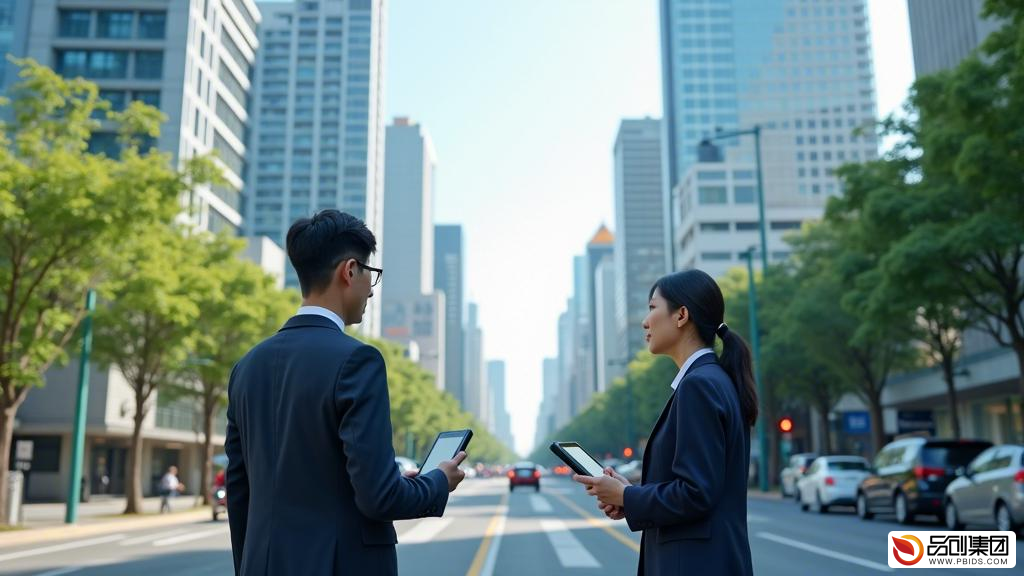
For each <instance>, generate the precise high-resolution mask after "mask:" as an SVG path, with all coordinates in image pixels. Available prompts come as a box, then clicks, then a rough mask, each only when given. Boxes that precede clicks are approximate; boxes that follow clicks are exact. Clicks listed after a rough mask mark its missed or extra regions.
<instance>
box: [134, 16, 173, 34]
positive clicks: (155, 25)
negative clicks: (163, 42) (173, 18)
mask: <svg viewBox="0 0 1024 576" xmlns="http://www.w3.org/2000/svg"><path fill="white" fill-rule="evenodd" d="M166 28H167V14H166V13H164V12H142V13H141V14H139V38H149V39H161V38H163V37H164V35H165V34H166Z"/></svg>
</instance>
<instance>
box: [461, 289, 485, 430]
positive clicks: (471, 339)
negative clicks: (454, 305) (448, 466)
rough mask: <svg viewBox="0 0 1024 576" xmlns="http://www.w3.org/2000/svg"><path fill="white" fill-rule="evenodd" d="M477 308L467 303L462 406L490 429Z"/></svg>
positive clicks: (471, 303) (482, 342)
mask: <svg viewBox="0 0 1024 576" xmlns="http://www.w3.org/2000/svg"><path fill="white" fill-rule="evenodd" d="M478 310H479V309H478V307H477V305H476V303H475V302H470V303H469V315H468V318H467V319H466V348H465V350H466V369H465V371H464V372H463V374H464V376H463V377H464V379H465V380H464V382H465V383H466V404H465V405H464V406H463V408H464V409H465V410H466V411H467V412H469V413H470V414H472V415H474V416H475V417H476V419H477V420H479V421H480V423H481V424H483V425H484V426H486V427H487V428H488V429H490V427H491V414H490V412H491V410H490V405H491V404H490V402H491V401H490V394H489V393H488V391H489V390H488V386H487V371H486V370H485V368H484V333H483V330H481V329H480V320H479V317H478Z"/></svg>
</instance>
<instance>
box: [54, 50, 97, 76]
mask: <svg viewBox="0 0 1024 576" xmlns="http://www.w3.org/2000/svg"><path fill="white" fill-rule="evenodd" d="M88 61H89V53H88V52H86V51H85V50H66V51H58V52H57V72H58V73H59V74H60V75H61V76H64V77H66V78H74V77H75V76H85V75H86V73H87V71H88Z"/></svg>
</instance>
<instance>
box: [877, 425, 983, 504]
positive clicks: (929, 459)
mask: <svg viewBox="0 0 1024 576" xmlns="http://www.w3.org/2000/svg"><path fill="white" fill-rule="evenodd" d="M991 447H992V443H991V442H986V441H984V440H932V439H927V438H903V439H900V440H896V441H893V442H890V443H889V444H887V445H886V446H885V447H884V448H882V450H881V452H879V453H878V455H877V456H875V462H874V464H873V465H872V470H871V474H870V475H869V476H868V477H867V478H865V479H864V481H863V482H861V484H860V487H859V488H858V489H857V515H858V516H860V517H861V518H862V519H864V520H870V519H871V518H872V517H873V516H874V515H875V514H876V513H877V512H879V511H886V512H888V511H890V510H891V511H892V512H893V513H895V514H896V521H897V522H899V523H900V524H909V523H911V522H913V521H914V517H915V516H917V515H918V514H934V515H936V516H939V517H940V518H941V517H942V515H943V514H944V513H945V511H944V510H943V501H944V499H945V493H946V487H947V486H949V484H950V483H951V482H952V481H953V479H954V478H956V470H957V468H960V467H963V466H967V465H968V464H970V462H971V460H974V458H975V457H976V456H978V454H981V453H982V452H984V451H985V450H987V449H988V448H991Z"/></svg>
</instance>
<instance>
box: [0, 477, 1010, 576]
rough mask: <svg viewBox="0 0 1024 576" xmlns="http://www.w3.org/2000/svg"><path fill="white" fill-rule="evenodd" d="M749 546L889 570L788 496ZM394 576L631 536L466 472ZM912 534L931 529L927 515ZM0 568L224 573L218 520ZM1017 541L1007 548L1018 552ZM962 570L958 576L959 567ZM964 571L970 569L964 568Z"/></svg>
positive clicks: (42, 552) (790, 560) (548, 489)
mask: <svg viewBox="0 0 1024 576" xmlns="http://www.w3.org/2000/svg"><path fill="white" fill-rule="evenodd" d="M748 522H749V528H750V545H751V549H752V552H753V558H754V571H755V573H756V574H761V575H770V576H775V575H779V576H782V575H786V576H789V575H791V574H794V573H797V574H844V575H846V574H849V575H857V574H876V573H879V572H891V571H892V570H891V569H890V568H889V567H888V565H887V563H886V556H885V550H886V546H887V543H886V542H885V538H886V535H887V533H888V532H889V531H890V530H895V529H897V527H898V525H897V524H896V523H895V522H894V521H893V520H892V518H888V517H885V516H881V517H879V518H876V520H874V521H872V522H863V521H861V520H859V519H857V518H856V516H854V514H853V511H852V509H851V510H842V509H840V510H839V511H838V512H834V513H830V514H827V515H819V514H817V513H814V512H809V513H808V512H801V511H800V509H799V508H798V507H797V506H796V505H795V504H793V503H792V502H790V501H778V500H764V499H759V498H751V500H750V513H749V518H748ZM397 529H398V538H399V541H400V542H401V543H400V545H399V547H398V561H399V569H400V571H401V572H402V573H406V574H411V573H416V574H427V575H437V576H442V575H451V574H459V575H461V574H467V575H468V576H477V575H481V574H482V575H506V574H507V575H514V574H531V575H532V574H562V573H565V572H570V573H574V574H630V573H633V571H634V570H635V566H636V557H637V552H636V551H637V549H638V547H639V541H640V539H639V535H636V534H632V533H630V532H629V531H628V530H627V529H626V526H625V523H623V522H611V521H608V520H605V519H603V518H599V517H598V514H597V510H596V508H595V507H594V504H593V501H592V500H591V499H589V498H588V497H587V496H586V495H585V494H583V493H582V491H581V490H578V489H577V486H575V485H573V484H572V483H571V482H570V481H569V480H567V479H564V478H548V477H545V478H544V480H543V486H542V489H541V492H540V493H539V494H537V493H534V492H533V491H532V490H529V489H524V490H522V491H518V492H515V493H513V494H509V493H508V487H507V481H506V480H505V479H503V478H502V479H489V480H467V481H466V482H465V483H464V484H463V485H462V486H461V487H460V488H459V490H458V491H457V493H456V495H455V496H454V497H453V499H452V501H451V503H450V505H449V507H448V511H447V513H446V515H445V517H444V518H441V519H428V520H421V521H408V522H400V523H398V525H397ZM913 529H914V530H932V529H940V526H939V525H938V524H936V523H933V522H928V521H927V520H926V521H925V522H923V523H921V524H919V525H917V526H914V528H913ZM2 543H3V537H2V535H0V574H4V575H15V574H17V575H29V574H31V575H39V576H42V575H44V574H45V575H49V576H57V575H59V574H79V575H82V576H100V575H103V576H118V575H124V576H127V575H136V574H146V575H147V576H164V575H167V576H171V575H180V574H188V575H190V576H202V575H214V574H218V575H219V574H230V573H231V572H232V568H231V555H230V543H229V539H228V527H227V523H226V522H221V523H212V522H198V523H194V524H185V525H179V526H174V527H163V528H159V529H152V530H144V531H137V532H131V533H115V534H110V535H105V536H98V537H95V538H85V539H81V540H76V541H70V542H56V543H49V544H45V545H35V546H31V547H25V548H5V547H2ZM1020 546H1021V544H1020V539H1018V543H1017V547H1018V553H1019V552H1020ZM971 572H972V571H970V570H968V571H966V572H958V573H968V574H969V573H971ZM975 572H976V571H975Z"/></svg>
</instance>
